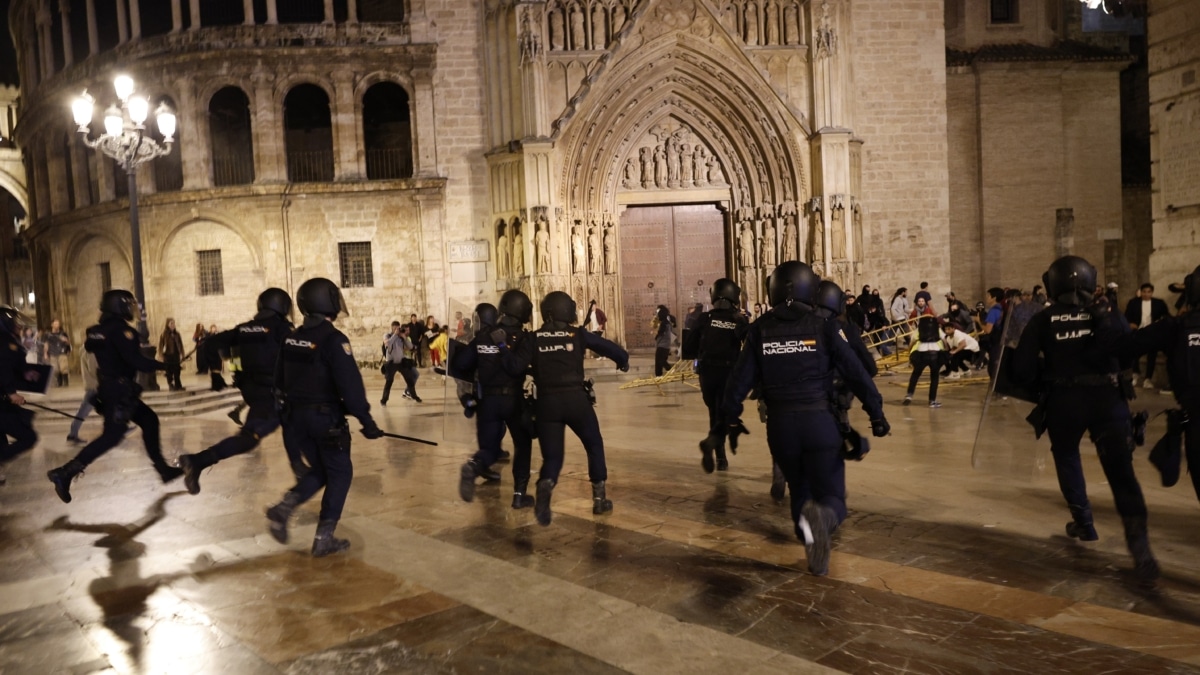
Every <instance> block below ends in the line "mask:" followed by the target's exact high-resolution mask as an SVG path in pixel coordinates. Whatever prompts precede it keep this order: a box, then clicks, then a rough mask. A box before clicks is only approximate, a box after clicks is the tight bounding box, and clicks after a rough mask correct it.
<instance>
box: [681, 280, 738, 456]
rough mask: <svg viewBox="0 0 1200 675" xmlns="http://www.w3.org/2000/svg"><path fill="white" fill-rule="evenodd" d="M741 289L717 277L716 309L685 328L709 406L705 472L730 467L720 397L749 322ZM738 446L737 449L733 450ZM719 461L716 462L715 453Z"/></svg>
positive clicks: (687, 354) (712, 292) (687, 352)
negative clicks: (693, 325)
mask: <svg viewBox="0 0 1200 675" xmlns="http://www.w3.org/2000/svg"><path fill="white" fill-rule="evenodd" d="M741 297H742V289H741V288H738V285H737V284H736V283H734V282H733V280H731V279H717V280H716V282H714V283H713V285H712V288H711V289H709V298H710V299H711V300H712V304H713V308H712V309H711V310H709V311H707V312H704V313H703V314H701V315H700V316H699V317H698V318H697V319H696V326H695V328H693V329H692V330H689V331H684V335H686V336H687V337H686V339H685V340H684V342H683V357H682V358H684V359H687V360H689V361H690V360H692V359H699V361H700V363H699V367H698V368H697V373H698V374H699V375H700V393H701V395H702V396H703V398H704V405H705V406H707V407H708V437H707V438H705V439H704V440H703V441H701V443H700V453H701V457H700V466H701V467H703V468H704V472H705V473H712V472H713V469H714V468H715V469H716V470H718V471H725V470H727V469H729V460H728V458H726V456H725V433H726V429H727V427H726V424H725V417H724V416H723V415H721V397H722V396H723V395H724V394H725V383H726V382H727V381H728V380H729V373H730V371H731V370H733V364H734V363H735V362H736V361H737V358H738V352H740V351H741V350H742V341H743V340H745V339H746V332H747V331H748V330H749V326H750V324H749V322H748V321H747V320H746V317H744V316H742V313H741V312H740V311H738V304H739V303H740V302H741ZM736 451H737V448H734V452H736ZM714 453H715V454H716V462H715V464H714V462H713V454H714Z"/></svg>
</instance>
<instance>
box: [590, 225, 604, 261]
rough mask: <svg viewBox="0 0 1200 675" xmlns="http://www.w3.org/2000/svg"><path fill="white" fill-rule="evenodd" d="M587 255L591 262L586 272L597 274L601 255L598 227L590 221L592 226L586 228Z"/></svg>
mask: <svg viewBox="0 0 1200 675" xmlns="http://www.w3.org/2000/svg"><path fill="white" fill-rule="evenodd" d="M588 255H589V257H590V260H591V264H590V265H589V266H588V271H590V272H591V273H592V274H599V273H600V263H601V259H600V256H601V255H602V254H601V252H600V226H599V225H597V224H596V221H594V220H593V221H592V226H591V227H590V228H588Z"/></svg>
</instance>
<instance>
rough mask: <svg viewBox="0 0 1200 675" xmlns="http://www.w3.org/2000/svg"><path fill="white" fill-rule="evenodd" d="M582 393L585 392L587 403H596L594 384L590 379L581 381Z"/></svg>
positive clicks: (593, 404)
mask: <svg viewBox="0 0 1200 675" xmlns="http://www.w3.org/2000/svg"><path fill="white" fill-rule="evenodd" d="M583 393H585V394H587V397H588V403H591V404H592V406H593V407H594V406H595V405H596V384H595V382H593V381H592V380H584V381H583Z"/></svg>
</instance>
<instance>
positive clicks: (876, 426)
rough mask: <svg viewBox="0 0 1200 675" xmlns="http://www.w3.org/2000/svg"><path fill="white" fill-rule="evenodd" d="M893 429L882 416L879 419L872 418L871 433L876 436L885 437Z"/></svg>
mask: <svg viewBox="0 0 1200 675" xmlns="http://www.w3.org/2000/svg"><path fill="white" fill-rule="evenodd" d="M891 431H892V425H890V424H888V421H887V420H886V419H884V418H882V417H880V418H879V419H877V420H871V435H872V436H874V437H875V438H883V437H884V436H887V435H888V434H889V433H891Z"/></svg>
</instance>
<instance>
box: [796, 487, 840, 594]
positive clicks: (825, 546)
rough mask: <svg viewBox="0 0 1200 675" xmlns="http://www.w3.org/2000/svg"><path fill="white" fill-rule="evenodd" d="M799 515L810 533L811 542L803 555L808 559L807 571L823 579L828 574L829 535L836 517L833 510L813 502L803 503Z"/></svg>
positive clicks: (830, 546) (830, 544) (830, 545)
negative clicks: (805, 522) (806, 524)
mask: <svg viewBox="0 0 1200 675" xmlns="http://www.w3.org/2000/svg"><path fill="white" fill-rule="evenodd" d="M800 513H801V514H803V517H804V520H805V521H807V522H808V528H809V530H810V531H811V532H812V541H810V542H808V543H807V544H806V545H805V547H804V555H805V557H807V558H808V571H809V573H811V574H813V575H815V576H818V577H823V576H825V575H826V574H829V552H830V549H831V548H832V543H831V542H830V540H829V535H830V534H831V533H832V532H833V526H834V523H835V522H836V520H837V519H836V516H835V515H834V513H833V509H831V508H829V507H828V506H825V505H823V504H818V503H816V502H814V501H807V502H804V506H803V507H801V510H800Z"/></svg>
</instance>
